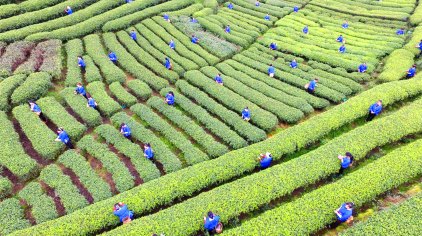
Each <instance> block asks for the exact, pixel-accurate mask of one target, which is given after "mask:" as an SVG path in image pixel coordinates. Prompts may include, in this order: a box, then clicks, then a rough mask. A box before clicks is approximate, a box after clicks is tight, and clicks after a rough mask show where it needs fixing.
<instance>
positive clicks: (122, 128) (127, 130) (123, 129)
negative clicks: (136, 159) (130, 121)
mask: <svg viewBox="0 0 422 236" xmlns="http://www.w3.org/2000/svg"><path fill="white" fill-rule="evenodd" d="M120 133H121V134H123V136H124V137H125V138H127V139H129V140H131V141H132V131H131V130H130V128H129V126H128V125H127V124H125V123H122V124H121V125H120Z"/></svg>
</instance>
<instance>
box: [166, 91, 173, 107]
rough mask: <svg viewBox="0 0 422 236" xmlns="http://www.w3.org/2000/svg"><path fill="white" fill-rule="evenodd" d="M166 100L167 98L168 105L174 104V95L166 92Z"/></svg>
mask: <svg viewBox="0 0 422 236" xmlns="http://www.w3.org/2000/svg"><path fill="white" fill-rule="evenodd" d="M166 100H167V104H168V105H173V104H174V96H173V95H171V94H169V93H168V94H167V95H166Z"/></svg>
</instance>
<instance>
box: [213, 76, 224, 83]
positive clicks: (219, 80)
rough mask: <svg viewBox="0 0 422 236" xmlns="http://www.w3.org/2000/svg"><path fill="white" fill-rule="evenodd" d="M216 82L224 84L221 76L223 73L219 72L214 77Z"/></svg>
mask: <svg viewBox="0 0 422 236" xmlns="http://www.w3.org/2000/svg"><path fill="white" fill-rule="evenodd" d="M214 80H215V82H216V83H217V84H219V85H223V78H221V74H217V76H216V77H215V78H214Z"/></svg>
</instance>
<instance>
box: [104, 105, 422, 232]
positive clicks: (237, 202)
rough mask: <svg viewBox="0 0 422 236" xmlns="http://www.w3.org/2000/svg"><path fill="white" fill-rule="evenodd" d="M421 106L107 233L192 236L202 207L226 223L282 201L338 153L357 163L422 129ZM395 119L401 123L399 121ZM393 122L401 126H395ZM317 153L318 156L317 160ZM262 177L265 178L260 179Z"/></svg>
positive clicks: (333, 163) (327, 168) (319, 174)
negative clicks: (176, 215)
mask: <svg viewBox="0 0 422 236" xmlns="http://www.w3.org/2000/svg"><path fill="white" fill-rule="evenodd" d="M420 108H422V100H418V101H417V102H415V103H414V104H412V105H409V106H408V107H406V108H403V109H401V110H400V111H398V112H396V113H394V114H392V115H390V116H387V117H386V118H384V119H380V120H376V121H374V122H372V123H369V124H367V125H365V126H362V127H359V128H357V129H354V130H352V131H350V132H348V133H346V134H343V135H342V136H339V137H337V138H336V139H333V140H331V141H330V142H329V143H327V144H325V145H323V146H321V147H320V148H318V149H316V150H315V151H312V152H310V153H307V154H305V155H303V156H300V157H298V158H296V159H293V160H291V161H289V162H286V163H283V164H280V165H276V166H274V167H272V168H270V169H267V170H265V171H261V172H259V173H257V174H252V175H250V176H247V177H244V178H242V179H240V180H237V181H234V182H231V183H229V184H226V185H222V186H220V187H217V188H215V189H213V190H210V191H208V192H206V193H203V194H200V195H198V196H197V197H194V198H191V199H189V200H187V201H185V202H183V203H181V204H177V205H174V206H172V207H170V208H168V209H166V210H165V211H161V212H159V213H157V214H154V215H151V216H147V217H143V218H140V219H139V220H135V221H134V222H132V224H131V225H130V227H125V228H123V227H119V228H117V229H115V230H113V231H110V234H127V231H131V232H133V233H136V234H138V235H147V232H165V233H166V234H169V233H170V232H171V234H172V235H191V234H194V233H195V232H197V231H200V230H201V229H202V227H203V221H202V217H201V216H202V215H204V214H205V212H206V211H207V210H205V209H212V210H213V211H216V212H218V213H219V214H220V215H221V216H222V221H223V223H226V222H228V221H229V220H231V219H234V218H236V217H238V216H239V215H241V214H245V213H248V212H250V211H253V210H255V209H258V208H259V207H260V206H263V205H265V204H266V203H269V202H271V201H272V200H275V199H280V198H281V197H284V196H286V195H288V194H290V193H291V192H293V191H294V190H295V189H298V188H300V187H305V186H307V185H310V184H312V183H315V182H317V181H319V180H321V179H323V178H325V177H329V176H330V175H331V174H335V173H337V172H338V170H339V167H340V163H339V160H338V159H337V155H338V154H339V153H344V152H346V151H350V152H352V153H353V155H354V157H355V160H356V161H359V160H360V159H364V158H365V156H366V154H367V153H369V152H370V151H371V150H372V149H374V148H376V147H378V146H383V145H385V144H388V143H389V142H392V141H397V140H399V139H400V138H402V137H405V136H406V135H409V134H414V133H419V132H421V131H422V119H419V120H418V121H415V118H416V117H419V116H420V115H421V114H422V109H420ZM418 109H419V111H418ZM398 121H400V123H397V122H398ZM397 126H399V127H404V128H403V129H400V130H397ZM374 132H378V133H377V135H376V136H374V135H373V134H374ZM315 157H318V159H317V160H315ZM303 170H306V171H303ZM262 180H267V181H264V182H262ZM268 180H271V181H268ZM255 183H260V184H258V185H257V184H255ZM176 212H183V215H179V216H178V218H177V219H174V218H173V217H172V216H173V215H174V214H176ZM129 234H130V233H129ZM238 235H244V234H238ZM282 235H284V234H282Z"/></svg>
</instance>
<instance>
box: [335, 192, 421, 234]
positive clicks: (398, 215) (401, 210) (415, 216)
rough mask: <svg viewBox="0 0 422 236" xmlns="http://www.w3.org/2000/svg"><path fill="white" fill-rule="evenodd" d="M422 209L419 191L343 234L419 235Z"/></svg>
mask: <svg viewBox="0 0 422 236" xmlns="http://www.w3.org/2000/svg"><path fill="white" fill-rule="evenodd" d="M421 211H422V194H420V193H419V194H418V195H416V196H414V197H412V198H410V199H408V200H406V201H404V202H403V203H400V204H398V205H393V206H392V207H391V208H389V209H387V210H383V211H380V212H379V213H376V214H375V215H373V216H371V217H369V219H368V220H367V221H365V222H361V223H358V224H355V225H354V226H353V227H351V228H348V229H347V230H346V231H344V232H342V233H341V235H344V236H347V235H354V236H355V235H356V236H359V235H417V234H418V232H422V225H421V224H420V219H421V218H422V215H421Z"/></svg>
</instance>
